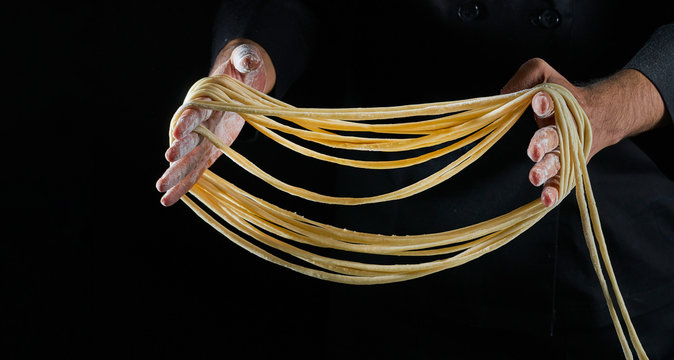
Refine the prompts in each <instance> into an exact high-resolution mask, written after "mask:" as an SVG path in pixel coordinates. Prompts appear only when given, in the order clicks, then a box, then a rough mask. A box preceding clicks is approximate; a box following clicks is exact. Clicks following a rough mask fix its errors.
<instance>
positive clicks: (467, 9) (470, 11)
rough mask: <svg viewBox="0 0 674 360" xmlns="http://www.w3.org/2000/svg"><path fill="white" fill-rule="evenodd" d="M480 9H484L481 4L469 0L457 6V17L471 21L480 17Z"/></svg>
mask: <svg viewBox="0 0 674 360" xmlns="http://www.w3.org/2000/svg"><path fill="white" fill-rule="evenodd" d="M480 11H484V9H483V6H482V5H481V4H480V3H479V2H477V1H469V2H467V3H464V4H462V5H461V6H459V11H458V14H459V18H460V19H461V20H463V21H466V22H468V21H473V20H475V19H477V18H478V17H480Z"/></svg>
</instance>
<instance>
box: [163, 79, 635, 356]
mask: <svg viewBox="0 0 674 360" xmlns="http://www.w3.org/2000/svg"><path fill="white" fill-rule="evenodd" d="M539 91H545V92H547V93H548V94H550V96H551V97H552V99H553V102H554V105H555V120H556V124H557V132H558V134H559V137H560V146H559V147H560V164H561V168H560V171H559V174H560V183H559V191H560V199H559V201H558V202H557V203H560V202H561V200H562V199H563V198H565V197H566V196H567V195H568V194H569V193H570V192H571V190H573V188H574V187H575V188H576V201H577V202H578V206H579V209H580V213H581V223H582V228H583V234H584V236H585V239H586V243H587V246H588V251H589V252H590V258H591V260H592V266H593V268H594V269H595V272H596V274H597V278H598V279H599V283H600V286H601V289H602V293H603V295H604V297H605V300H606V303H607V306H608V309H609V314H610V315H611V319H612V321H613V324H614V326H615V329H616V333H617V334H618V338H619V340H620V344H621V346H622V349H623V352H624V354H625V357H626V358H627V359H631V358H632V352H631V350H630V347H629V343H628V340H627V338H626V337H625V333H624V331H623V329H622V326H621V323H620V317H619V316H618V311H616V304H614V301H613V299H612V298H611V295H610V290H609V285H610V287H611V288H612V289H613V294H614V296H615V299H616V303H617V307H618V309H619V310H620V311H619V313H620V316H621V317H622V320H623V321H624V322H625V324H626V327H627V333H628V335H629V338H630V341H631V343H632V346H633V347H634V349H635V351H636V353H637V356H638V357H639V359H647V358H648V357H647V355H646V353H645V351H644V349H643V346H642V345H641V342H640V341H639V338H638V336H637V334H636V330H635V328H634V326H633V324H632V322H631V319H630V316H629V313H628V311H627V307H626V305H625V302H624V300H623V298H622V295H621V293H620V290H619V288H618V283H617V280H616V278H615V274H614V272H613V269H612V266H611V263H610V258H609V255H608V249H607V247H606V240H605V239H604V236H603V233H602V230H601V224H600V222H599V214H598V212H597V206H596V203H595V201H594V197H593V194H592V188H591V185H590V179H589V175H588V172H587V167H586V165H585V160H586V158H587V156H588V154H589V152H590V146H591V144H592V132H591V128H590V124H589V120H588V118H587V116H586V114H585V113H584V111H583V110H582V108H581V107H580V105H579V104H578V102H577V101H576V100H575V98H574V97H573V96H572V94H571V93H570V92H569V91H568V90H567V89H565V88H564V87H561V86H559V85H555V84H541V85H538V86H536V87H534V88H531V89H526V90H522V91H519V92H516V93H512V94H506V95H498V96H492V97H484V98H477V99H469V100H462V101H449V102H437V103H430V104H417V105H406V106H395V107H378V108H350V109H319V108H296V107H293V106H291V105H289V104H286V103H283V102H281V101H279V100H277V99H274V98H272V97H270V96H268V95H266V94H264V93H261V92H259V91H257V90H255V89H252V88H250V87H248V86H246V85H244V84H242V83H240V82H238V81H236V80H234V79H232V78H230V77H227V76H214V77H208V78H204V79H201V80H199V81H197V82H196V83H195V84H194V85H193V86H192V88H191V89H190V91H189V92H188V94H187V96H186V98H185V102H184V104H183V106H181V107H180V108H179V109H178V110H177V111H176V113H175V114H174V116H173V119H172V121H171V126H170V129H169V132H170V133H169V134H172V133H173V130H174V128H175V126H176V124H177V120H178V119H179V117H180V115H181V114H182V112H183V111H184V110H185V109H186V108H202V109H210V110H215V111H231V112H236V113H238V114H240V115H241V116H242V117H243V118H244V119H245V121H246V122H248V123H249V124H251V125H252V126H253V127H255V128H256V129H257V130H258V131H259V132H260V133H262V134H263V135H265V136H267V137H269V138H270V139H272V140H274V141H275V142H277V143H279V144H280V145H282V146H285V147H286V148H288V149H291V150H293V151H295V152H297V153H299V154H303V155H305V156H310V157H313V158H316V159H319V160H322V161H328V162H332V163H336V164H339V165H344V166H352V167H359V168H366V169H396V168H402V167H408V166H414V165H417V164H421V163H423V162H426V161H429V160H431V159H435V158H438V157H440V156H443V155H446V154H448V153H450V152H452V151H454V150H457V149H459V148H461V147H464V146H466V145H469V144H474V145H473V147H472V148H471V149H470V150H468V151H467V152H465V153H464V154H463V155H461V156H460V157H459V158H458V159H456V160H454V161H452V162H451V163H450V164H448V165H446V166H445V167H444V168H442V169H440V170H438V171H436V172H435V173H433V174H430V175H428V176H426V177H425V178H423V179H420V180H417V181H416V182H414V183H412V184H409V185H406V186H403V187H401V188H399V189H396V190H394V191H391V192H388V193H383V194H373V195H369V196H364V197H336V196H330V195H325V194H319V193H316V192H313V191H310V190H307V189H303V188H300V187H297V186H293V185H291V184H287V183H285V182H282V181H280V180H278V179H276V178H275V177H273V176H272V175H270V174H268V173H266V172H265V171H263V170H262V169H260V168H259V167H257V166H256V165H255V164H253V163H252V162H250V161H249V160H247V159H246V158H245V157H244V156H242V155H241V154H239V153H237V152H235V151H234V150H233V149H231V148H230V147H228V146H227V145H226V144H225V143H224V142H222V141H221V140H220V139H218V138H217V137H216V136H215V135H214V134H213V133H211V132H210V131H209V130H208V129H206V128H204V127H202V126H199V127H197V128H196V129H195V130H194V131H195V132H196V133H198V134H200V135H202V136H203V137H205V138H206V139H207V140H208V141H210V142H211V143H212V144H213V145H215V146H216V147H217V148H218V149H220V151H222V152H223V154H225V155H226V156H227V157H229V158H230V159H231V160H232V161H234V162H235V163H237V164H238V165H239V166H241V167H242V168H243V169H245V170H246V171H248V172H249V173H251V174H253V175H255V176H257V177H259V178H260V179H262V180H264V181H265V182H267V183H269V184H270V185H272V186H274V187H276V188H277V189H279V190H281V191H284V192H287V193H288V194H291V195H294V196H298V197H301V198H303V199H306V200H310V201H316V202H322V203H326V204H341V205H358V204H366V203H375V202H383V201H395V200H399V199H402V198H405V197H408V196H413V195H415V194H418V193H419V192H422V191H425V190H427V189H429V188H431V187H433V186H436V185H438V184H440V183H442V182H444V181H445V180H447V179H449V178H451V177H452V176H453V175H455V174H456V173H458V172H459V171H461V170H463V169H464V168H465V167H467V166H469V165H470V164H472V163H473V162H475V161H476V160H477V159H479V158H480V157H481V156H482V155H483V154H484V153H486V152H487V151H488V150H489V149H490V148H491V147H492V146H493V145H494V144H495V143H496V142H497V141H498V140H499V139H500V138H501V137H502V136H503V135H504V134H505V133H506V132H507V131H508V130H509V129H510V128H511V127H512V126H513V125H514V123H515V122H516V121H517V120H518V119H519V118H520V116H521V114H522V113H523V112H524V110H525V109H526V108H527V107H528V106H529V105H530V103H531V98H532V97H533V95H534V94H536V93H537V92H539ZM419 116H423V117H429V116H434V117H433V118H430V119H428V118H425V119H423V120H414V117H419ZM272 117H275V118H279V119H282V120H283V122H282V121H279V120H276V119H274V118H272ZM406 118H412V119H411V120H403V119H406ZM387 119H401V120H399V122H396V123H385V122H384V123H382V122H379V121H381V120H387ZM401 121H402V122H401ZM289 124H292V125H289ZM282 134H283V135H282ZM378 134H383V135H386V134H389V135H396V136H394V137H390V138H389V137H382V136H380V135H378ZM399 135H404V136H403V137H402V138H401V137H400V136H399ZM293 137H295V138H300V139H303V140H306V141H310V142H313V143H315V144H317V145H318V146H321V147H328V148H340V149H349V150H360V151H384V152H404V151H408V150H420V149H429V148H431V147H433V148H434V149H430V150H427V151H426V152H425V153H422V154H421V155H415V156H413V157H404V158H402V159H399V160H386V161H369V160H367V161H366V160H358V159H351V158H347V157H340V156H333V155H330V154H328V153H325V152H323V151H319V150H314V149H311V148H309V147H306V146H303V145H299V144H297V143H296V142H294V141H293V140H292V138H293ZM169 138H170V142H173V141H174V139H173V137H172V135H169ZM190 193H191V194H192V195H193V196H194V197H195V198H196V199H198V200H199V201H200V202H201V203H202V204H203V205H205V206H206V207H207V208H209V210H210V211H211V213H213V214H214V215H216V216H217V217H219V218H220V219H221V220H222V221H224V222H226V223H228V224H229V225H230V226H231V227H232V228H234V229H236V231H238V232H240V233H242V234H245V236H246V237H248V238H250V239H251V240H252V241H255V242H257V243H258V245H256V244H254V243H253V242H251V241H249V240H246V238H244V237H242V236H241V235H239V234H237V233H236V232H235V231H232V230H230V229H228V228H227V227H226V226H224V225H222V224H221V223H220V222H218V221H217V220H216V219H215V218H214V217H213V216H212V215H210V214H209V213H208V212H206V211H205V210H203V209H201V207H199V205H197V204H196V203H195V202H194V201H192V200H191V199H189V197H187V196H184V197H183V199H182V200H183V201H184V202H185V203H186V204H187V205H188V206H189V207H190V208H191V209H192V210H193V211H194V212H195V213H196V214H197V215H198V216H200V217H201V218H202V219H203V220H204V221H206V222H207V223H208V224H210V225H211V226H213V227H214V228H215V229H216V230H218V231H219V232H220V233H222V234H223V235H225V236H226V237H227V238H229V239H230V240H231V241H232V242H234V243H236V244H237V245H239V246H241V247H243V248H244V249H246V250H248V251H250V252H251V253H253V254H255V255H257V256H259V257H261V258H263V259H265V260H268V261H271V262H274V263H276V264H279V265H281V266H284V267H287V268H289V269H292V270H294V271H297V272H299V273H302V274H305V275H308V276H312V277H315V278H318V279H323V280H328V281H334V282H341V283H346V284H358V285H366V284H383V283H390V282H398V281H405V280H410V279H415V278H418V277H422V276H426V275H429V274H433V273H436V272H438V271H442V270H445V269H449V268H451V267H455V266H459V265H461V264H464V263H466V262H468V261H471V260H474V259H476V258H478V257H480V256H482V255H485V254H487V253H489V252H492V251H494V250H496V249H498V248H500V247H501V246H504V245H506V244H507V243H508V242H510V241H512V240H513V239H514V238H515V237H517V236H518V235H519V234H521V233H522V232H524V231H526V230H527V229H528V228H530V227H531V226H532V225H533V224H535V223H536V222H537V221H538V220H540V219H541V218H542V217H544V216H545V215H546V214H547V213H548V212H549V211H550V210H551V208H546V207H545V206H544V205H543V204H542V203H541V202H540V200H534V201H532V202H530V203H528V204H525V205H523V206H520V207H519V208H517V209H514V210H512V211H511V212H509V213H506V214H503V215H500V216H497V217H495V218H492V219H488V220H484V221H481V222H478V223H475V224H473V225H469V226H466V227H463V228H460V229H452V230H447V231H443V232H439V233H433V234H413V235H405V236H400V235H393V234H370V233H364V232H359V231H353V230H347V229H341V228H337V227H335V226H332V225H329V224H323V223H320V222H317V221H314V220H311V219H307V218H304V217H303V216H301V215H298V214H295V213H293V212H290V211H287V210H284V209H282V208H280V207H278V206H275V205H273V204H271V203H269V202H267V201H265V200H263V199H260V198H257V197H255V196H253V195H251V194H249V193H247V192H245V191H244V190H242V189H240V188H238V187H236V186H234V184H231V183H230V182H228V181H226V180H225V179H222V178H220V177H218V176H217V175H215V174H214V173H213V172H211V171H208V170H207V171H206V172H205V173H204V175H203V176H202V177H201V178H200V179H199V180H198V182H197V184H196V185H195V186H194V187H193V188H192V189H191V190H190ZM597 246H598V247H599V251H597ZM265 248H267V249H269V251H268V250H265ZM326 248H327V249H333V250H338V251H339V252H340V254H345V255H348V254H349V253H362V254H369V256H375V257H377V258H379V257H382V258H388V259H389V260H390V259H391V258H393V259H403V258H405V259H412V260H410V261H407V262H401V263H396V264H381V263H376V262H359V261H352V260H347V259H338V258H335V257H331V256H326V255H321V254H319V253H317V252H314V251H313V250H312V249H316V251H318V250H319V249H326ZM270 251H274V252H279V253H282V254H284V256H288V257H290V258H292V259H294V260H295V261H297V262H295V261H290V260H287V259H285V258H282V257H280V256H277V255H274V254H272V252H270ZM430 256H432V257H433V258H432V259H431V260H428V261H425V260H417V259H424V258H426V257H430ZM389 262H390V261H389ZM602 262H603V265H604V266H605V270H606V272H607V274H608V277H609V282H608V283H607V282H606V280H605V278H604V275H603V272H602V271H603V270H602Z"/></svg>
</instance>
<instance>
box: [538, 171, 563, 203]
mask: <svg viewBox="0 0 674 360" xmlns="http://www.w3.org/2000/svg"><path fill="white" fill-rule="evenodd" d="M558 200H559V175H555V176H553V177H552V178H551V179H550V180H548V181H546V182H545V185H544V186H543V192H541V202H543V205H545V206H546V207H550V206H552V205H555V204H556V203H557V201H558Z"/></svg>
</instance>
